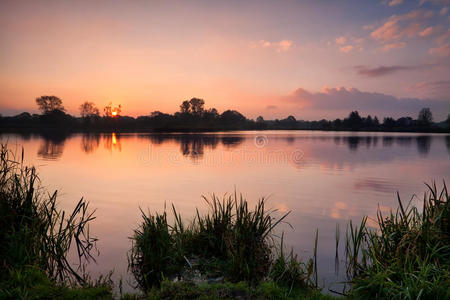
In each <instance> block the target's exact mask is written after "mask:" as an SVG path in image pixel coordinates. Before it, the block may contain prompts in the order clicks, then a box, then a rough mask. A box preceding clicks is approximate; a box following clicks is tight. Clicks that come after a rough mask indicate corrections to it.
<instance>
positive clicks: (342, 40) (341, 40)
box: [336, 36, 347, 45]
mask: <svg viewBox="0 0 450 300" xmlns="http://www.w3.org/2000/svg"><path fill="white" fill-rule="evenodd" d="M346 41H347V39H346V38H345V36H340V37H338V38H336V44H338V45H344V44H345V42H346Z"/></svg>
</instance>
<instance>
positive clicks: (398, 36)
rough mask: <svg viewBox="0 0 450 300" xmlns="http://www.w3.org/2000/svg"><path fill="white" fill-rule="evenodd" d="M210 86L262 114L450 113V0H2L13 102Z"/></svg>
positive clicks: (11, 106)
mask: <svg viewBox="0 0 450 300" xmlns="http://www.w3.org/2000/svg"><path fill="white" fill-rule="evenodd" d="M42 95H56V96H58V97H60V98H61V99H62V100H63V104H64V106H65V108H66V109H67V112H68V113H70V114H74V115H79V106H80V104H81V103H83V102H85V101H90V102H94V103H96V105H97V106H98V107H99V108H100V110H102V108H103V107H104V106H106V105H107V104H108V103H110V102H111V103H112V104H113V106H114V105H118V104H121V105H122V114H124V115H130V116H140V115H149V114H150V113H151V112H152V111H156V110H158V111H163V112H167V113H174V112H176V111H178V110H179V105H180V104H181V102H182V101H183V100H186V99H190V98H192V97H197V98H202V99H204V100H205V102H206V107H207V108H212V107H214V108H216V109H218V110H219V112H222V111H224V110H226V109H236V110H238V111H240V112H242V113H243V114H244V115H246V116H247V117H249V118H256V117H257V116H259V115H261V116H263V117H264V118H265V119H274V118H285V117H287V116H288V115H293V116H294V117H296V118H297V119H303V120H318V119H323V118H326V119H334V118H343V117H346V116H347V115H348V113H349V112H350V111H352V110H358V111H359V112H360V114H361V115H367V114H371V115H372V116H373V115H377V116H378V117H379V118H383V117H385V116H393V117H400V116H412V117H417V114H418V112H419V110H420V109H421V108H422V107H430V108H431V110H432V112H433V115H434V119H435V120H436V121H441V120H444V119H445V118H446V117H447V115H448V114H449V113H450V0H372V1H360V0H355V1H350V0H335V1H324V0H316V1H289V0H286V1H264V0H258V1H234V0H229V1H143V0H132V1H100V0H99V1H65V0H63V1H56V0H53V1H40V0H34V1H21V0H15V1H8V0H3V1H1V2H0V113H1V114H2V115H14V114H17V113H20V112H22V111H29V112H37V106H36V104H35V99H36V98H37V97H39V96H42Z"/></svg>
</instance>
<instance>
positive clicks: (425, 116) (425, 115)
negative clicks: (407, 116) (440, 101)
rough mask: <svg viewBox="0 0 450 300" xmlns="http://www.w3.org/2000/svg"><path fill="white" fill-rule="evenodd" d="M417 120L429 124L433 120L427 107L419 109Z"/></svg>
mask: <svg viewBox="0 0 450 300" xmlns="http://www.w3.org/2000/svg"><path fill="white" fill-rule="evenodd" d="M417 120H418V121H419V122H420V123H421V124H423V125H430V124H431V122H433V114H432V113H431V110H430V108H429V107H424V108H422V109H421V110H420V112H419V116H418V117H417Z"/></svg>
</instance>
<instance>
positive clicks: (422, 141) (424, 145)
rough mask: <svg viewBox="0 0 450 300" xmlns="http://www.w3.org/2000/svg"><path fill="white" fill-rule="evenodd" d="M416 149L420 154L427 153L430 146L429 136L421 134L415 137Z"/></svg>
mask: <svg viewBox="0 0 450 300" xmlns="http://www.w3.org/2000/svg"><path fill="white" fill-rule="evenodd" d="M416 142H417V151H418V152H419V154H421V155H424V156H425V155H427V154H428V152H430V148H431V137H429V136H426V135H423V136H418V137H417V138H416Z"/></svg>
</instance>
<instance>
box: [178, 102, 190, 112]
mask: <svg viewBox="0 0 450 300" xmlns="http://www.w3.org/2000/svg"><path fill="white" fill-rule="evenodd" d="M180 112H181V113H182V114H188V113H190V112H191V104H190V103H189V101H188V100H185V101H183V103H181V105H180Z"/></svg>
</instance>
